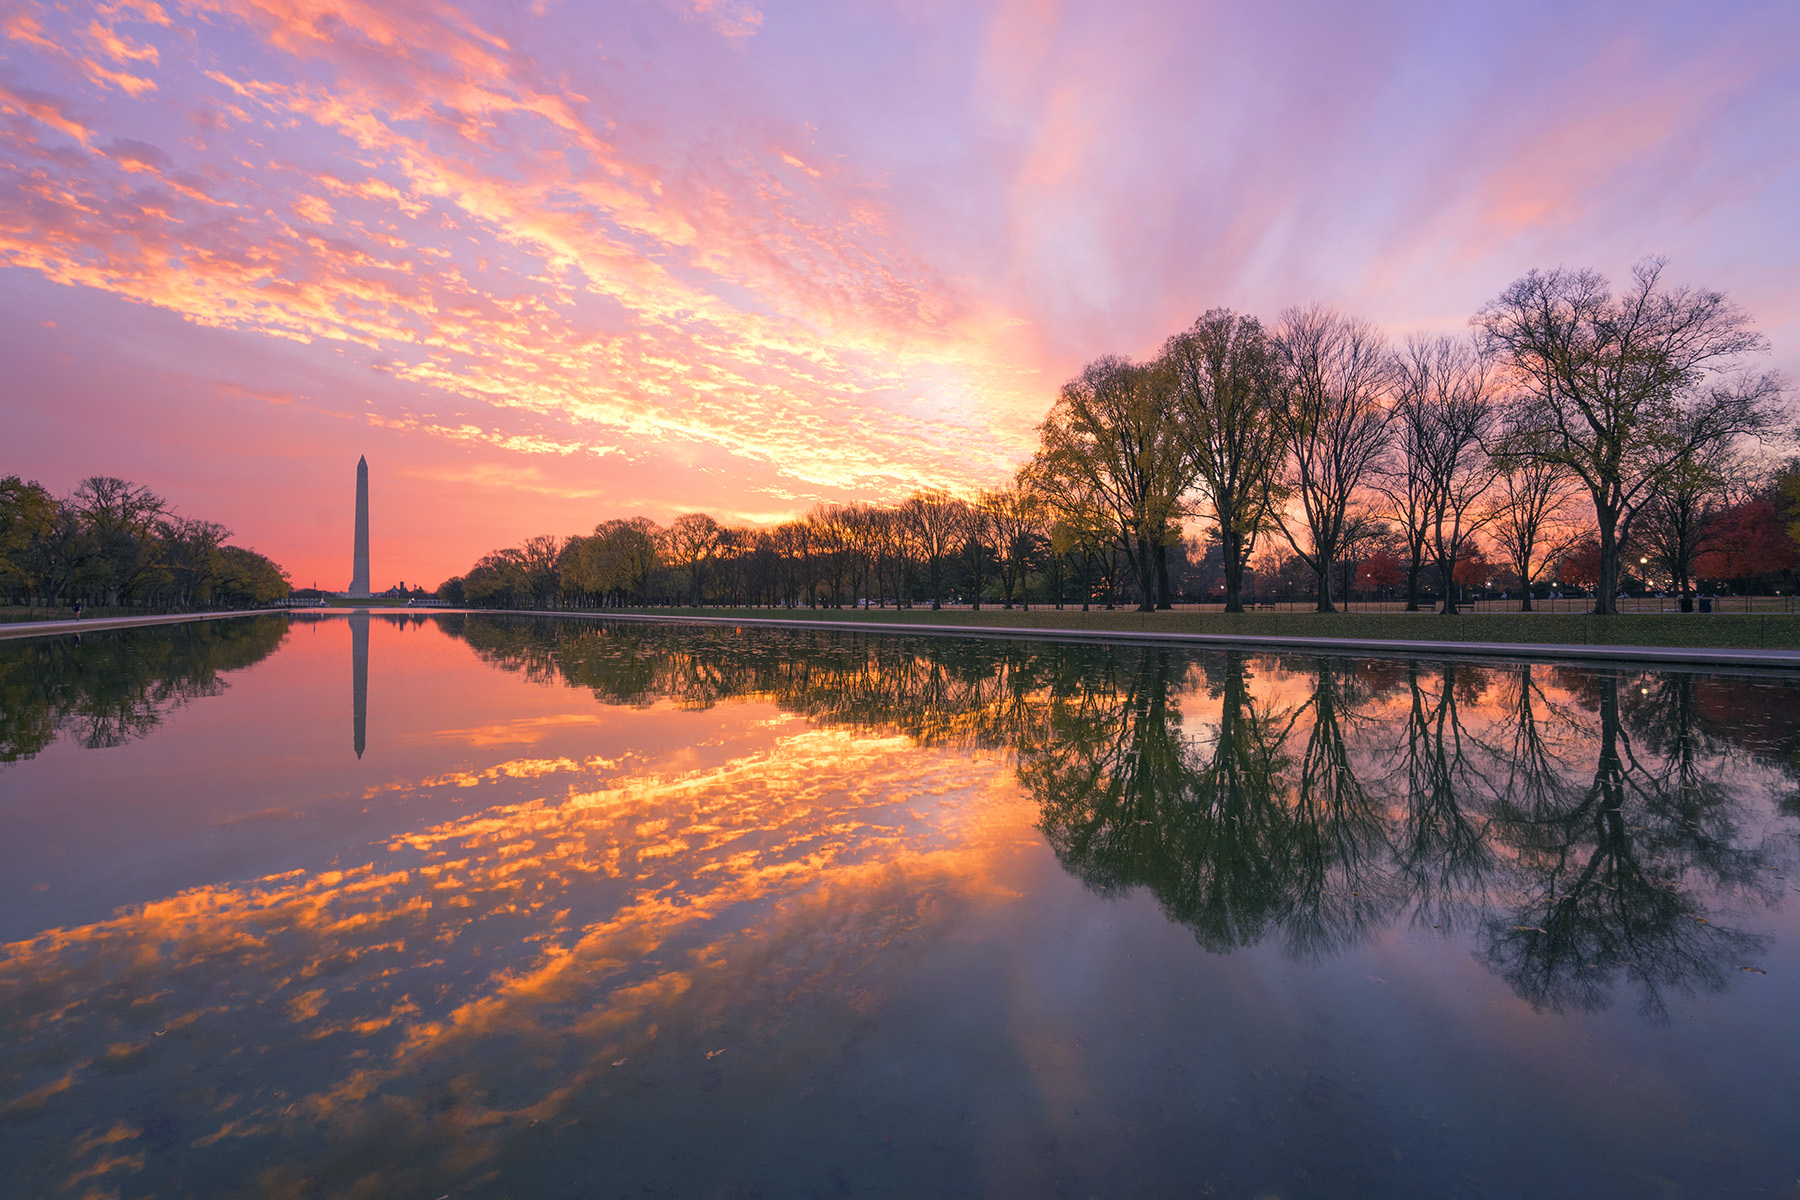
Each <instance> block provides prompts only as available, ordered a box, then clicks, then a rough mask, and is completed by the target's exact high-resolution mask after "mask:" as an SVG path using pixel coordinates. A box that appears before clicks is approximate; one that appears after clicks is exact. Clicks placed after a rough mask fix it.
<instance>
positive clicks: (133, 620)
mask: <svg viewBox="0 0 1800 1200" xmlns="http://www.w3.org/2000/svg"><path fill="white" fill-rule="evenodd" d="M289 611H291V610H289V609H285V608H241V609H234V610H233V611H231V612H208V613H158V614H156V615H154V616H143V617H93V618H91V619H89V620H86V621H73V620H64V621H7V622H5V623H3V624H0V642H3V641H8V640H10V639H12V638H28V637H54V636H56V635H57V634H62V633H93V632H95V631H103V630H107V629H136V628H139V627H140V626H144V625H177V624H180V623H181V622H183V621H224V620H229V619H231V618H233V617H263V616H268V615H269V614H270V613H278V612H289Z"/></svg>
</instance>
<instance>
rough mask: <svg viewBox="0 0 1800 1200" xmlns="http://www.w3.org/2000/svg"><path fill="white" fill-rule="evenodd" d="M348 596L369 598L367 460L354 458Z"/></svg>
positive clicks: (362, 598) (358, 598)
mask: <svg viewBox="0 0 1800 1200" xmlns="http://www.w3.org/2000/svg"><path fill="white" fill-rule="evenodd" d="M350 598H351V599H352V600H367V599H368V598H369V460H368V459H367V458H359V459H357V460H356V562H355V565H354V567H353V568H352V574H351V576H350Z"/></svg>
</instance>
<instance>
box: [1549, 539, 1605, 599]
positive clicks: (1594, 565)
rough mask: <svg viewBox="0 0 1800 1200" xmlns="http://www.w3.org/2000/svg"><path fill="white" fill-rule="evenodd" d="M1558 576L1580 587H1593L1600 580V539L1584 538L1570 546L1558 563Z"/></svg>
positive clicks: (1564, 581)
mask: <svg viewBox="0 0 1800 1200" xmlns="http://www.w3.org/2000/svg"><path fill="white" fill-rule="evenodd" d="M1556 577H1557V579H1559V580H1561V581H1562V582H1563V583H1568V584H1573V585H1574V586H1576V587H1578V588H1592V587H1594V586H1595V585H1596V584H1598V583H1599V582H1600V539H1599V538H1594V537H1590V538H1583V539H1582V540H1581V541H1579V542H1576V543H1575V545H1574V546H1572V547H1570V549H1569V552H1568V553H1567V554H1565V555H1563V559H1562V562H1560V563H1558V564H1557V567H1556Z"/></svg>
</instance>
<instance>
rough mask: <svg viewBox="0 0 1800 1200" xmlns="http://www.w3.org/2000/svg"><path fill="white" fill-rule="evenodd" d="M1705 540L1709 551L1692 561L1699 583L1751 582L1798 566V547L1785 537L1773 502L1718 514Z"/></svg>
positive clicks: (1760, 501)
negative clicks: (1727, 580) (1709, 580)
mask: <svg viewBox="0 0 1800 1200" xmlns="http://www.w3.org/2000/svg"><path fill="white" fill-rule="evenodd" d="M1714 521H1715V522H1716V523H1715V524H1714V526H1713V528H1712V530H1711V533H1710V536H1709V537H1708V538H1707V542H1708V545H1709V547H1710V548H1709V549H1708V550H1707V551H1706V552H1705V553H1703V554H1701V555H1699V556H1698V557H1697V558H1696V559H1695V560H1694V574H1695V575H1697V576H1699V577H1700V578H1702V579H1751V578H1754V577H1755V576H1758V575H1770V574H1773V573H1774V572H1776V571H1788V570H1792V569H1793V568H1794V567H1796V566H1800V546H1795V545H1794V539H1793V538H1791V537H1789V536H1788V532H1787V529H1786V528H1785V527H1784V526H1783V525H1782V522H1781V516H1780V514H1779V513H1777V512H1776V511H1775V505H1774V502H1773V501H1771V500H1767V499H1761V498H1758V499H1755V500H1748V501H1745V502H1744V503H1743V504H1739V505H1735V506H1733V507H1731V508H1728V509H1726V510H1725V511H1724V512H1722V513H1720V514H1719V515H1718V516H1717V517H1716V518H1714Z"/></svg>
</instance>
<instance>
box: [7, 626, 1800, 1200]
mask: <svg viewBox="0 0 1800 1200" xmlns="http://www.w3.org/2000/svg"><path fill="white" fill-rule="evenodd" d="M0 820H3V821H4V822H5V825H4V828H5V831H6V836H5V837H4V838H0V901H3V903H0V1194H5V1195H19V1196H34V1197H35V1196H46V1197H50V1196H70V1197H87V1196H119V1197H149V1196H157V1197H175V1196H283V1197H287V1196H291V1197H382V1196H395V1197H422V1198H423V1200H434V1198H436V1197H443V1196H453V1197H465V1196H481V1197H515V1198H518V1200H525V1198H537V1197H565V1196H567V1197H576V1196H581V1197H587V1196H659V1195H660V1196H681V1197H687V1196H721V1197H750V1196H761V1197H777V1196H808V1197H810V1196H838V1195H843V1196H861V1195H871V1196H923V1195H968V1196H994V1197H1015V1196H1016V1197H1037V1196H1072V1197H1088V1196H1108V1197H1110V1196H1196V1195H1199V1196H1208V1195H1211V1196H1222V1197H1245V1198H1250V1197H1264V1196H1279V1197H1289V1198H1297V1197H1339V1196H1396V1197H1415V1196H1417V1197H1445V1196H1469V1197H1477V1196H1507V1197H1510V1196H1546V1197H1548V1196H1571V1197H1574V1196H1582V1197H1592V1196H1658V1197H1686V1196H1700V1195H1706V1196H1714V1195H1718V1194H1721V1193H1725V1192H1730V1193H1733V1194H1760V1195H1766V1196H1776V1197H1781V1196H1786V1197H1796V1196H1800V1135H1797V1134H1796V1114H1800V1032H1796V1023H1795V1020H1794V1016H1795V1012H1796V1000H1797V999H1800V992H1797V990H1796V987H1795V980H1796V978H1800V973H1797V972H1800V955H1797V954H1796V945H1797V944H1800V919H1797V917H1796V913H1800V897H1796V895H1795V891H1796V874H1795V872H1796V867H1797V864H1796V857H1797V856H1796V849H1797V847H1800V843H1797V841H1796V837H1797V835H1800V680H1796V679H1793V678H1789V677H1781V676H1774V675H1768V676H1757V675H1752V674H1741V675H1708V674H1702V673H1696V672H1687V671H1670V672H1662V671H1652V670H1637V669H1626V670H1617V669H1592V668H1583V667H1575V666H1568V665H1556V666H1548V665H1544V664H1530V663H1498V662H1494V663H1476V662H1469V661H1463V662H1454V661H1406V660H1400V659H1357V658H1343V657H1335V658H1318V657H1307V656H1299V655H1283V654H1272V653H1263V652H1244V653H1223V652H1191V651H1186V650H1177V649H1159V648H1152V647H1142V646H1126V647H1103V646H1088V645H1065V644H1057V643H1054V642H1048V641H1005V640H998V639H995V640H989V639H969V640H953V639H934V638H930V637H920V636H901V635H873V634H872V635H866V636H865V635H851V634H832V633H823V632H819V633H812V632H805V631H788V630H780V631H776V630H759V629H756V628H753V627H749V626H745V627H742V628H732V627H728V626H693V625H679V624H643V623H633V624H623V623H613V622H602V621H596V620H590V619H580V618H577V619H567V620H560V621H558V620H548V619H527V618H503V617H487V616H461V615H455V614H446V615H437V616H430V617H427V616H424V615H416V616H388V615H384V614H380V613H376V614H374V615H369V614H357V615H354V616H343V615H335V616H333V615H325V616H308V615H302V614H295V615H294V616H292V617H288V616H269V617H258V618H252V619H245V620H238V621H222V622H210V623H204V624H194V625H181V626H165V627H160V628H155V629H143V630H135V631H118V632H113V633H106V634H89V635H87V636H86V637H84V638H82V639H81V640H80V641H79V642H78V641H76V640H75V639H72V638H57V639H34V640H29V641H24V642H9V643H0Z"/></svg>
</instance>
